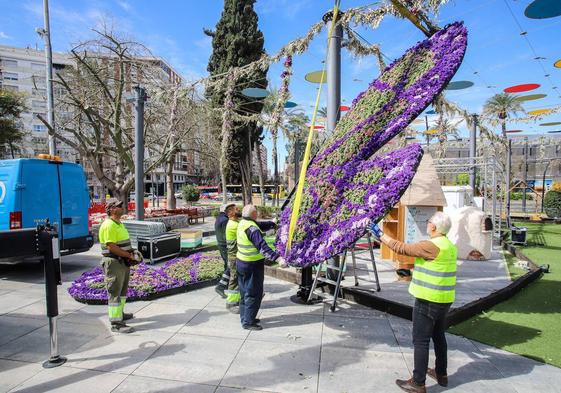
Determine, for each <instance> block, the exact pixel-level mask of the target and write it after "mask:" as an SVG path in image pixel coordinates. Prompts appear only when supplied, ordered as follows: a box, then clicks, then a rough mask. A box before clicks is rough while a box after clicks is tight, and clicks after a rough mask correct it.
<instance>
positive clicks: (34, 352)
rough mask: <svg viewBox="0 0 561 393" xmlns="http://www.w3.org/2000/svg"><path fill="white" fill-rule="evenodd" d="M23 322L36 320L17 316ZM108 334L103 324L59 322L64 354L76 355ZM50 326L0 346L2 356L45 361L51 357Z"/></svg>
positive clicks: (61, 351)
mask: <svg viewBox="0 0 561 393" xmlns="http://www.w3.org/2000/svg"><path fill="white" fill-rule="evenodd" d="M17 319H19V320H20V321H21V323H28V322H30V321H35V320H34V319H30V318H17ZM106 334H108V327H107V326H105V325H103V324H98V325H80V327H79V328H77V327H76V325H75V324H71V323H65V322H63V321H62V320H61V321H59V323H58V336H59V340H58V345H59V352H60V353H61V354H63V355H66V354H71V355H75V354H77V353H79V352H80V347H82V346H83V345H85V344H88V343H89V342H91V341H92V340H93V339H95V338H97V337H99V336H101V335H106ZM49 354H50V347H49V327H48V326H43V327H41V328H39V329H36V330H33V331H32V332H30V333H28V334H26V335H24V336H21V337H19V338H17V339H15V340H12V341H10V342H8V343H6V344H4V345H2V346H0V358H4V359H10V360H20V361H25V362H43V361H44V360H46V359H47V358H48V357H49Z"/></svg>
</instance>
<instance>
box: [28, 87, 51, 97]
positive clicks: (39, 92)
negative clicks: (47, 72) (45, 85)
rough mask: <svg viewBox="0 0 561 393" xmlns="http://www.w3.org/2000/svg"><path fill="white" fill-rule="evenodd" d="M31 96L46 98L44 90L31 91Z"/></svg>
mask: <svg viewBox="0 0 561 393" xmlns="http://www.w3.org/2000/svg"><path fill="white" fill-rule="evenodd" d="M31 94H32V95H33V97H46V95H47V90H46V89H31Z"/></svg>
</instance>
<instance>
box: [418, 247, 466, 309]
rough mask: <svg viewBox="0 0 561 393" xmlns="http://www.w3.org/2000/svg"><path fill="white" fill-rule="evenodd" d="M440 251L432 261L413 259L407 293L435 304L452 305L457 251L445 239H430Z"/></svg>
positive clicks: (454, 291)
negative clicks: (411, 274) (413, 265)
mask: <svg viewBox="0 0 561 393" xmlns="http://www.w3.org/2000/svg"><path fill="white" fill-rule="evenodd" d="M430 241H431V242H432V243H433V244H434V245H435V246H437V247H438V248H439V249H440V252H439V253H438V255H437V257H436V258H435V259H434V260H432V261H426V260H425V259H423V258H415V267H414V268H413V277H412V280H411V284H410V285H409V293H410V294H411V295H413V296H415V297H416V298H418V299H424V300H428V301H430V302H435V303H453V302H454V298H455V295H456V261H457V256H458V249H457V248H456V246H455V245H454V244H453V243H452V242H451V241H450V240H449V239H448V238H447V237H446V236H440V237H435V238H433V239H430Z"/></svg>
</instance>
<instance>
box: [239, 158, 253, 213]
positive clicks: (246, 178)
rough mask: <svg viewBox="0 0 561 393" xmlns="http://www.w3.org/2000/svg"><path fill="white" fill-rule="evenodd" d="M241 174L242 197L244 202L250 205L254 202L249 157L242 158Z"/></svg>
mask: <svg viewBox="0 0 561 393" xmlns="http://www.w3.org/2000/svg"><path fill="white" fill-rule="evenodd" d="M239 166H240V174H241V178H242V198H243V204H244V206H245V205H248V204H250V203H252V202H253V198H252V192H251V191H252V190H251V172H250V171H249V170H248V167H247V159H243V158H242V159H240V161H239Z"/></svg>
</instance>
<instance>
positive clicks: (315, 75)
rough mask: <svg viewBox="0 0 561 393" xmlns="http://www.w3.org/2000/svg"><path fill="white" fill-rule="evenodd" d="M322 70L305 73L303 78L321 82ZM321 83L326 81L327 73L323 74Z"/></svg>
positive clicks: (311, 81) (312, 81)
mask: <svg viewBox="0 0 561 393" xmlns="http://www.w3.org/2000/svg"><path fill="white" fill-rule="evenodd" d="M322 73H323V71H314V72H310V73H308V74H306V75H305V76H304V79H306V80H307V81H308V82H310V83H321V80H322V77H321V74H322ZM323 83H327V73H324V74H323Z"/></svg>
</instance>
